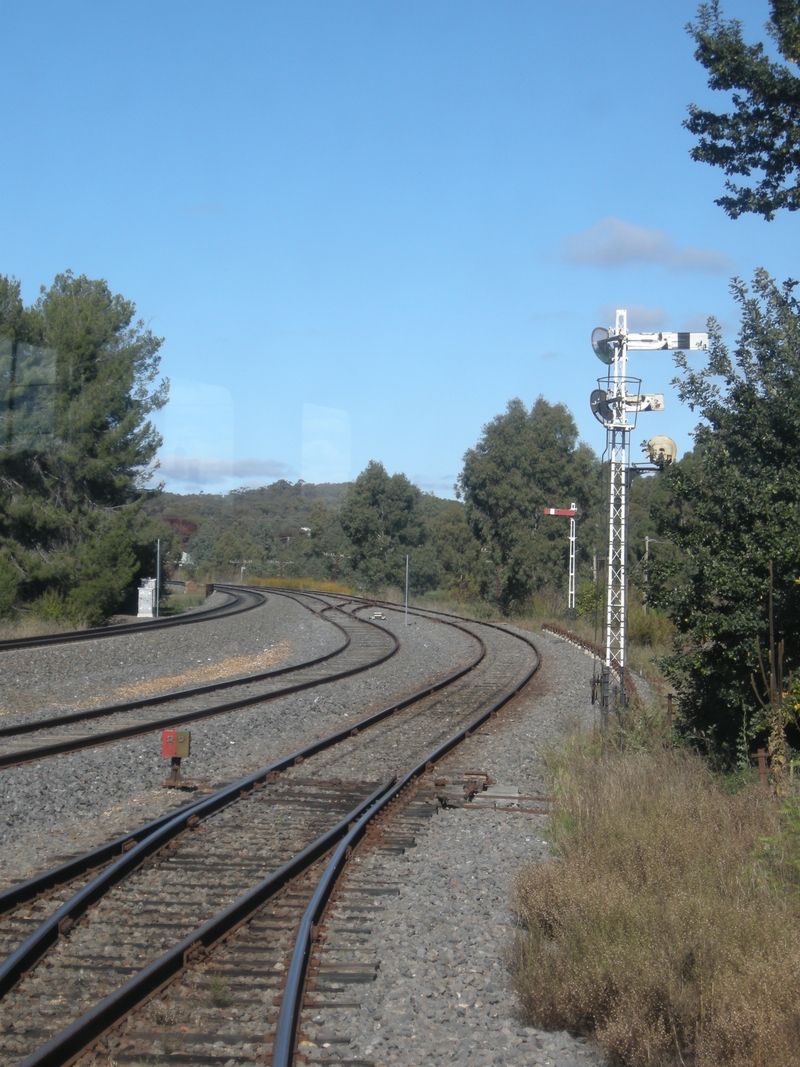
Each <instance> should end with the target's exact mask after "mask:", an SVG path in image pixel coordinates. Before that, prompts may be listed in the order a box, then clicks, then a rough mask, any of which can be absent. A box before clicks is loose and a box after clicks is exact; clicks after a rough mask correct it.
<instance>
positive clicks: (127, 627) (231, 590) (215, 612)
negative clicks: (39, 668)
mask: <svg viewBox="0 0 800 1067" xmlns="http://www.w3.org/2000/svg"><path fill="white" fill-rule="evenodd" d="M215 591H219V592H222V593H227V594H228V595H229V596H232V597H233V598H234V599H233V600H231V601H229V602H228V603H227V604H218V605H217V606H216V607H215V608H203V609H200V610H199V611H193V612H191V613H187V614H185V615H176V616H173V617H170V618H168V619H148V621H147V622H129V623H123V624H121V625H120V626H92V627H90V628H89V629H87V630H68V631H67V632H66V633H61V634H42V636H40V637H13V638H10V639H9V640H7V641H0V652H13V651H15V650H17V649H21V648H41V647H42V646H47V645H64V644H68V643H70V642H72V641H94V640H96V639H99V638H101V637H120V636H122V637H124V636H127V635H128V634H136V633H149V632H150V630H164V629H166V628H168V627H172V626H188V625H189V624H190V623H195V622H207V621H208V620H209V619H212V620H213V619H218V618H225V617H227V616H228V615H242V614H244V612H246V611H252V610H253V609H254V608H260V607H261V605H262V604H265V603H266V602H267V597H266V594H265V593H261V592H259V591H258V590H257V589H249V588H248V589H245V588H244V587H239V588H238V589H237V587H236V586H229V585H218V586H216V587H215ZM242 591H243V592H247V593H250V594H252V595H253V599H252V602H251V603H248V604H245V605H244V606H242V607H237V606H236V604H237V600H241V595H240V593H241V592H242Z"/></svg>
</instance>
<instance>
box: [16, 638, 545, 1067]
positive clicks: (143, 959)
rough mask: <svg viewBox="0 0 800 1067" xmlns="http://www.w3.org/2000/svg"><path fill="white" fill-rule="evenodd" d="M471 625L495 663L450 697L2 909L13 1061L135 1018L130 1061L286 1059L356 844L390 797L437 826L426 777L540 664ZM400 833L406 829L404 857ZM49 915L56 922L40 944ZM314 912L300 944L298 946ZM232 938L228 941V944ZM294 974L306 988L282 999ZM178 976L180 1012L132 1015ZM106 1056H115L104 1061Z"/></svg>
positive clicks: (304, 754)
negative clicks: (161, 1057) (10, 946)
mask: <svg viewBox="0 0 800 1067" xmlns="http://www.w3.org/2000/svg"><path fill="white" fill-rule="evenodd" d="M450 624H451V625H452V624H454V623H450ZM458 625H459V626H461V627H462V628H465V629H467V630H468V631H469V632H471V633H472V634H473V635H474V637H475V640H476V644H479V645H480V646H481V653H480V654H479V655H477V656H476V658H475V661H474V663H473V664H472V665H471V666H468V667H467V668H463V669H462V670H460V671H457V672H455V673H454V674H453V676H452V677H451V678H450V679H449V680H441V681H440V682H439V683H438V688H437V689H436V691H434V692H431V690H430V688H428V689H427V690H425V691H423V692H421V693H419V694H416V695H415V696H412V697H409V698H406V700H404V701H402V702H400V704H398V705H393V706H391V707H389V708H386V709H382V711H381V712H379V713H377V715H374V716H371V717H370V718H369V719H367V720H364V721H362V722H360V723H358V724H356V726H355V727H352V728H350V729H348V730H345V731H341V732H340V733H339V734H337V735H332V737H331V738H327V739H324V740H323V741H321V742H316V743H315V744H314V745H313V746H309V747H308V748H307V749H305V750H301V751H300V752H298V753H293V754H291V755H290V756H288V757H286V758H285V759H284V760H282V761H279V762H278V763H275V764H273V765H271V766H270V767H268V768H265V769H264V770H263V771H261V772H259V773H258V774H256V775H253V776H250V778H248V779H244V780H243V781H242V782H239V783H236V785H235V786H233V787H231V788H230V789H228V790H226V791H224V793H225V795H224V796H223V795H222V792H221V793H218V794H215V795H214V796H212V797H210V798H206V799H204V800H200V801H196V802H194V803H192V804H190V805H188V806H187V807H185V808H184V809H182V811H181V812H180V813H179V814H178V815H177V816H173V817H172V818H171V821H167V822H166V823H164V822H163V821H161V822H162V825H161V826H160V827H158V828H156V829H155V830H151V831H149V832H145V833H143V834H141V833H140V834H138V835H137V834H133V835H130V838H129V843H132V842H135V843H132V845H131V847H129V848H128V850H127V851H125V852H123V854H122V855H121V856H120V857H119V859H117V860H115V861H114V862H113V863H112V864H111V865H110V866H109V867H106V869H105V871H104V872H101V874H100V875H97V876H96V877H94V878H92V877H91V873H90V872H87V871H85V870H84V871H82V872H79V873H78V874H77V877H79V878H80V879H81V880H82V882H83V884H82V886H81V888H80V889H79V891H78V892H77V893H73V892H72V890H73V888H74V887H73V886H70V887H69V888H68V889H67V888H66V887H61V888H59V889H56V890H54V891H53V895H52V896H51V898H50V900H49V901H44V902H42V901H41V900H40V901H39V903H38V904H37V903H35V898H34V897H33V896H32V893H33V892H34V891H35V886H31V885H30V884H29V886H28V890H27V892H28V897H27V899H26V900H22V899H12V898H11V897H9V895H8V894H3V895H1V896H0V911H2V910H3V907H4V901H5V905H7V906H10V908H11V909H12V910H10V911H8V913H7V916H6V921H5V922H3V923H0V929H2V928H5V929H7V930H8V931H9V940H10V941H12V942H13V940H14V938H15V937H16V938H20V937H22V935H23V934H26V933H27V938H26V940H25V942H24V943H23V944H22V945H20V946H18V947H17V949H16V950H15V952H13V953H12V955H11V957H9V959H10V960H11V964H12V965H11V966H9V962H8V960H7V961H6V964H3V966H2V967H0V993H2V992H5V998H4V1000H3V1001H2V1002H1V1003H0V1027H2V1030H3V1031H4V1033H2V1036H0V1050H2V1054H3V1062H4V1064H8V1065H9V1067H14V1065H20V1067H21V1065H22V1064H24V1065H25V1067H34V1065H36V1067H44V1065H45V1064H48V1065H56V1064H63V1063H66V1062H67V1061H68V1060H70V1061H71V1060H72V1059H73V1058H74V1057H75V1056H76V1055H77V1054H78V1053H79V1052H80V1050H81V1049H82V1048H84V1047H85V1046H86V1045H87V1044H90V1043H91V1042H94V1041H96V1040H97V1038H98V1036H99V1035H101V1034H102V1033H103V1032H104V1031H106V1030H107V1029H108V1028H109V1027H110V1026H113V1025H117V1024H119V1021H120V1020H121V1019H123V1018H128V1017H129V1018H130V1020H132V1021H130V1022H129V1023H126V1024H124V1025H125V1026H126V1027H128V1028H129V1029H130V1027H133V1030H134V1031H135V1032H136V1035H137V1036H136V1037H135V1038H128V1037H125V1036H124V1034H123V1035H120V1034H116V1035H115V1036H113V1037H112V1038H111V1039H109V1040H111V1041H112V1044H113V1042H116V1044H113V1058H114V1060H115V1061H116V1062H117V1063H120V1064H121V1063H124V1062H128V1061H130V1062H135V1060H137V1059H138V1060H141V1061H142V1062H144V1058H146V1057H148V1056H150V1055H157V1054H163V1052H164V1051H165V1048H164V1044H165V1041H166V1043H167V1044H170V1043H171V1042H177V1043H178V1045H180V1049H178V1048H177V1046H175V1047H172V1048H171V1049H170V1052H169V1055H170V1059H171V1060H172V1061H173V1062H176V1063H184V1064H190V1063H191V1064H201V1063H202V1064H206V1063H212V1064H217V1063H218V1064H220V1067H222V1065H223V1064H226V1063H228V1061H232V1063H231V1064H230V1065H229V1067H233V1064H238V1063H240V1062H241V1063H242V1064H244V1063H246V1062H252V1061H253V1059H259V1060H260V1061H261V1062H264V1058H265V1057H268V1058H273V1062H274V1063H275V1064H277V1063H279V1062H286V1063H288V1062H290V1058H291V1046H292V1042H293V1036H294V1033H295V1027H296V1022H297V1013H298V1011H299V1005H300V1003H301V1000H302V981H301V979H302V976H303V973H304V972H305V968H306V965H307V960H308V951H309V947H310V945H311V940H312V934H313V932H314V931H313V928H314V926H315V925H316V924H317V923H318V921H319V916H320V915H321V911H322V909H323V908H324V906H325V901H326V899H327V895H328V893H329V892H330V888H331V885H332V884H333V882H334V881H335V877H336V876H337V875H338V873H339V872H340V870H341V869H342V867H343V866H344V865H345V864H346V861H347V859H348V856H349V854H350V853H349V850H350V849H352V847H353V846H354V845H355V844H356V843H357V840H358V838H359V837H360V836H363V835H364V834H366V833H367V832H368V830H369V827H370V825H372V824H374V821H375V819H376V818H377V817H378V816H379V815H380V813H381V812H382V811H384V810H385V808H386V805H387V804H389V803H390V802H391V803H392V805H393V810H395V811H399V809H400V808H402V807H403V806H404V805H405V806H406V807H407V805H408V804H409V803H410V804H412V805H413V804H416V805H417V810H416V813H415V814H414V818H417V819H419V818H424V813H423V814H421V812H422V811H423V808H425V807H426V804H427V802H425V801H416V800H414V798H413V792H414V788H415V785H414V783H416V782H417V781H418V780H419V779H420V778H421V777H422V776H423V775H424V774H425V773H426V769H427V768H429V766H430V765H432V764H435V762H436V760H438V759H439V758H440V757H441V756H442V755H443V754H444V753H445V752H447V751H449V750H450V749H451V748H452V747H454V746H455V745H456V744H458V743H459V741H460V740H461V739H463V737H464V736H466V735H467V734H468V732H470V731H471V730H473V729H476V728H477V727H478V726H479V725H480V724H481V723H482V722H483V721H485V719H486V718H488V717H489V716H490V715H491V713H492V711H493V710H496V709H497V708H498V707H499V706H501V705H502V704H503V703H505V702H506V701H507V700H508V699H510V698H511V697H512V696H513V695H514V693H515V692H517V691H519V689H520V688H521V687H522V686H523V685H524V684H525V683H526V681H527V680H528V679H529V678H530V676H531V675H532V674H533V672H534V671H535V669H536V667H537V665H538V654H537V653H536V650H535V648H534V647H533V645H532V643H531V642H530V641H528V640H527V639H526V638H522V637H520V636H518V635H516V634H513V633H511V632H510V631H505V630H503V629H502V628H498V627H491V626H489V625H487V624H479V623H466V622H460V623H458ZM368 727H371V728H368ZM420 805H422V807H420ZM427 808H428V809H429V810H430V812H432V811H433V810H435V807H434V806H430V805H429V804H428V805H427ZM145 829H146V828H145ZM406 836H407V835H406ZM402 839H403V835H402V834H401V835H400V838H399V839H398V838H397V837H396V835H395V846H394V847H396V845H397V840H400V841H401V842H402ZM390 840H391V837H390ZM337 841H338V846H337ZM119 847H121V848H125V847H126V844H125V843H121V844H120V846H119ZM333 848H336V851H335V852H334V854H333V857H332V858H331V859H330V860H328V861H327V868H326V870H327V883H326V884H327V888H321V886H322V883H320V882H319V881H318V880H317V874H316V872H315V871H312V870H311V866H310V865H313V864H317V865H320V864H323V863H324V862H325V857H326V856H327V855H328V854H330V851H331V849H333ZM65 877H66V875H65ZM368 888H369V887H367V888H366V889H365V888H364V887H362V890H360V892H362V896H363V895H364V893H366V896H367V897H369V898H370V899H372V898H373V897H375V896H376V894H377V895H378V896H379V895H380V893H379V892H378V890H379V889H380V887H379V886H377V887H376V886H373V887H372V889H371V890H370V891H369V892H367V889H368ZM24 895H25V894H24V893H23V896H24ZM62 901H63V903H62ZM59 905H60V906H59ZM37 908H39V909H49V910H50V911H51V914H50V917H49V919H47V920H46V921H45V925H47V924H48V923H49V933H47V934H45V935H44V936H43V937H41V941H42V945H41V946H40V947H41V950H40V951H39V950H35V945H34V942H35V941H36V938H37V936H40V934H41V924H40V915H39V914H38V912H37ZM301 911H302V912H303V920H302V922H301V924H300V935H301V936H300V939H299V940H296V941H293V937H292V932H293V931H294V929H295V927H296V926H297V916H298V914H299V913H300V912H301ZM15 923H16V924H17V927H16V932H13V931H12V926H13V924H15ZM31 928H33V929H31ZM224 937H228V938H229V939H228V940H227V941H226V942H225V945H224V947H220V948H218V949H215V948H214V945H215V944H217V943H219V942H220V940H221V939H222V938H224ZM287 939H288V940H287ZM292 945H293V946H294V947H292V948H291V958H290V959H289V958H288V956H287V952H288V948H289V947H291V946H292ZM37 951H38V954H37ZM218 952H220V953H222V955H217V954H216V953H218ZM26 953H27V955H26ZM37 959H38V960H40V961H41V962H39V963H38V965H37V962H36V961H37ZM15 968H16V969H15ZM356 971H358V968H356ZM352 973H353V974H355V973H356V972H355V971H354V972H352ZM358 973H359V974H361V975H362V977H363V973H365V972H363V968H362V970H361V971H358ZM287 974H288V975H290V976H292V975H293V976H294V977H293V978H292V980H291V981H290V983H289V986H288V987H287V992H286V995H285V996H284V997H283V999H282V1000H281V1002H280V1004H274V1003H273V1002H272V998H273V996H275V995H278V996H280V993H279V990H280V987H281V986H282V983H283V979H284V976H285V975H287ZM176 975H177V976H180V977H178V978H177V979H176ZM298 975H299V978H298ZM168 981H173V983H174V984H173V985H172V986H170V994H169V997H170V1004H171V1005H172V1006H167V1007H163V1008H161V1007H159V1006H158V1005H155V1006H151V1007H149V1008H147V1007H146V1008H144V1009H141V1010H138V1011H135V1012H134V1014H133V1015H132V1016H131V1015H130V1012H131V1010H132V1009H133V1008H134V1007H135V1006H136V1005H137V1004H139V1003H140V1002H142V1001H143V1000H146V998H148V997H150V996H152V994H153V992H154V991H155V990H156V989H158V988H159V987H161V986H162V985H163V984H164V983H165V982H168ZM298 982H299V984H298ZM187 983H188V984H187ZM231 983H232V985H231ZM292 983H294V984H292ZM241 986H246V987H247V988H246V990H242V989H240V987H241ZM234 987H235V989H234V992H233V993H231V992H230V990H231V989H232V988H234ZM191 988H194V992H193V993H192V992H191ZM182 990H183V992H181V991H182ZM198 998H199V999H198ZM240 1000H241V1001H242V1004H243V1005H244V1006H241V1007H239V1006H237V1007H236V1008H235V1009H231V1010H235V1011H237V1012H240V1013H241V1014H240V1015H237V1016H236V1019H237V1020H239V1023H240V1024H241V1025H239V1030H240V1031H241V1035H243V1036H242V1037H241V1039H240V1040H239V1039H237V1040H236V1041H231V1040H229V1039H230V1038H232V1037H233V1036H236V1035H235V1034H234V1032H233V1031H234V1030H235V1029H236V1024H235V1023H234V1024H231V1015H230V1010H229V1009H230V1004H231V1003H233V1002H235V1003H236V1004H237V1005H238V1004H239V1001H240ZM162 1001H163V996H162ZM173 1002H174V1003H173ZM159 1003H161V1001H160V1002H159ZM226 1004H227V1007H226V1006H225V1005H226ZM198 1005H199V1006H198ZM193 1012H194V1014H193ZM226 1012H227V1014H226ZM159 1013H160V1014H159ZM179 1018H180V1021H178V1019H179ZM159 1019H160V1020H161V1021H159ZM67 1023H69V1024H70V1025H68V1026H67V1028H66V1029H64V1025H65V1024H67ZM245 1023H247V1024H248V1025H246V1026H245V1025H244V1024H245ZM251 1023H252V1025H250V1024H251ZM148 1027H149V1030H148ZM164 1027H166V1028H167V1030H168V1031H169V1033H170V1034H171V1035H172V1036H171V1037H170V1038H169V1040H168V1041H167V1040H166V1038H164V1033H165V1030H164ZM126 1032H127V1031H126ZM148 1035H149V1036H148ZM187 1035H188V1036H187ZM276 1035H277V1036H276ZM212 1037H213V1040H211V1038H212ZM245 1038H246V1040H245ZM104 1040H105V1039H104ZM148 1042H149V1048H150V1052H148V1051H146V1048H147V1047H148ZM121 1046H124V1047H121ZM129 1046H131V1047H130V1050H129V1051H126V1049H127V1048H128V1047H129ZM245 1046H247V1048H245ZM273 1046H274V1047H273ZM108 1048H111V1046H108V1045H107V1049H108ZM237 1049H238V1051H237ZM231 1050H233V1051H231ZM281 1050H283V1051H281ZM110 1054H111V1053H109V1051H108V1050H106V1051H102V1050H101V1055H104V1056H105V1059H104V1060H102V1062H103V1063H107V1062H108V1056H109V1055H110ZM281 1056H283V1057H284V1058H283V1060H281V1059H280V1057H281ZM287 1057H289V1058H288V1059H287ZM81 1062H83V1061H81ZM87 1062H89V1061H88V1060H87Z"/></svg>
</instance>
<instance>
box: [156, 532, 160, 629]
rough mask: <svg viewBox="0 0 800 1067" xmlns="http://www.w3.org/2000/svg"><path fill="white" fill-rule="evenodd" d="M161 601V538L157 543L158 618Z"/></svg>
mask: <svg viewBox="0 0 800 1067" xmlns="http://www.w3.org/2000/svg"><path fill="white" fill-rule="evenodd" d="M160 599H161V538H160V537H159V539H158V540H157V541H156V618H158V602H159V600H160Z"/></svg>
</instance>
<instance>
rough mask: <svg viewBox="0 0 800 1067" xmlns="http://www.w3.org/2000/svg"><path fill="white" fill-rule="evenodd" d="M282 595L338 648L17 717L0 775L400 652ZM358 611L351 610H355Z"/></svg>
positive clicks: (6, 738)
mask: <svg viewBox="0 0 800 1067" xmlns="http://www.w3.org/2000/svg"><path fill="white" fill-rule="evenodd" d="M280 595H284V596H289V595H291V597H292V599H294V600H296V601H297V602H299V603H301V604H302V605H303V606H304V607H306V608H308V609H309V610H316V611H317V613H318V614H320V615H322V616H323V617H325V618H326V619H327V620H328V621H329V622H330V623H331V625H333V626H335V627H336V628H337V629H338V630H339V631H340V632H341V634H342V641H341V643H340V644H339V646H338V647H337V648H335V649H334V650H332V651H331V652H328V653H326V654H324V655H322V656H317V657H315V658H314V659H311V660H308V661H306V662H305V663H300V664H296V665H294V666H291V667H280V668H276V669H272V670H267V671H262V672H260V673H257V674H250V675H246V676H243V677H238V678H232V679H226V680H223V681H218V682H214V683H211V684H207V685H202V686H193V687H191V688H183V689H179V690H174V691H171V692H165V693H161V694H158V695H157V696H151V697H145V698H141V699H138V700H130V701H126V702H124V703H117V704H111V705H107V706H100V707H92V708H83V709H80V710H76V711H68V712H62V713H60V714H59V713H54V714H52V715H47V716H37V717H34V716H30V715H26V716H18V721H17V722H15V723H12V724H10V725H8V726H3V727H0V768H2V767H10V766H16V765H19V764H22V763H30V762H32V761H34V760H40V759H45V758H47V757H50V756H56V755H60V754H62V753H65V752H75V751H79V750H80V749H85V748H93V747H95V746H97V745H103V744H109V743H110V742H112V741H119V740H122V739H124V738H128V737H136V736H138V735H141V734H146V733H149V732H151V731H153V730H158V729H164V728H167V727H170V726H177V725H182V724H186V723H189V722H193V721H195V720H197V719H205V718H209V717H211V716H214V715H221V714H225V713H227V712H230V711H235V710H237V709H239V708H245V707H249V706H251V705H253V704H260V703H262V702H264V701H265V700H274V699H277V698H279V697H284V696H288V695H289V694H291V693H296V692H300V691H301V690H303V689H309V688H311V687H312V686H318V685H321V684H327V683H329V682H333V681H337V680H338V679H340V678H345V677H349V676H352V675H354V674H358V673H360V672H361V671H365V670H369V669H371V668H373V667H376V666H378V665H379V664H380V663H383V662H385V661H386V660H387V659H389V658H390V657H391V656H393V655H394V654H395V653H396V652H397V650H398V648H399V642H398V640H397V638H396V637H395V636H394V635H393V634H391V633H390V632H389V631H388V630H386V629H384V628H382V627H380V626H377V625H376V624H375V623H372V622H370V621H368V620H365V619H360V618H357V617H356V616H354V615H353V614H351V613H350V612H348V611H346V610H345V609H344V608H343V607H340V606H339V605H338V604H337V603H335V602H334V603H330V602H328V601H325V600H322V599H321V598H319V597H314V596H312V595H309V594H286V593H283V594H280ZM261 602H263V600H262V601H261ZM361 606H362V605H361V604H358V605H356V609H358V608H360V607H361ZM332 661H335V662H332ZM287 679H289V680H287ZM230 691H233V692H232V693H231V695H230V696H226V698H225V699H222V700H220V699H219V697H218V696H217V694H219V693H221V692H226V693H229V692H230Z"/></svg>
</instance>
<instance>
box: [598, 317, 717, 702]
mask: <svg viewBox="0 0 800 1067" xmlns="http://www.w3.org/2000/svg"><path fill="white" fill-rule="evenodd" d="M615 320H616V321H615V323H614V326H613V328H609V329H606V328H605V327H603V326H598V328H597V329H596V330H594V331H593V332H592V348H593V349H594V353H595V355H596V356H597V358H598V359H599V360H601V361H602V362H603V363H605V364H606V365H607V366H608V374H607V376H606V377H605V378H598V380H597V384H598V386H599V388H597V389H595V390H594V391H593V392H592V395H591V397H590V404H591V408H592V412H593V414H594V416H595V418H597V419H598V421H599V422H601V423H602V424H603V425H604V426H605V428H606V455H607V456H608V464H609V491H608V566H607V568H606V611H605V627H604V629H605V641H604V656H603V672H602V677H601V680H600V681H601V685H600V693H601V704H602V707H603V710H604V711H605V710H608V708H609V707H610V703H611V675H612V673H616V674H618V675H619V679H620V703H621V704H624V703H625V661H626V648H627V627H628V575H627V567H628V496H629V490H630V479H631V474H632V473H633V472H635V471H645V470H658V469H660V465H656V464H652V463H651V464H647V463H631V458H630V447H631V444H630V442H631V431H632V430H634V429H635V428H636V419H637V417H638V415H639V412H640V411H663V410H664V397H663V394H660V393H651V394H642V391H641V386H642V380H641V378H632V377H630V376H629V375H628V372H627V371H628V349H629V348H632V349H639V350H642V351H646V352H656V351H661V350H669V349H673V350H675V349H707V348H708V334H707V333H672V332H667V331H661V332H660V333H629V332H628V313H627V311H626V310H625V309H624V308H618V309H617V311H616V313H615ZM651 458H652V457H651Z"/></svg>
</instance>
